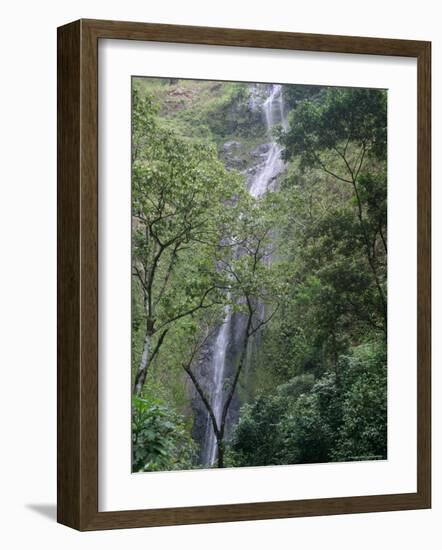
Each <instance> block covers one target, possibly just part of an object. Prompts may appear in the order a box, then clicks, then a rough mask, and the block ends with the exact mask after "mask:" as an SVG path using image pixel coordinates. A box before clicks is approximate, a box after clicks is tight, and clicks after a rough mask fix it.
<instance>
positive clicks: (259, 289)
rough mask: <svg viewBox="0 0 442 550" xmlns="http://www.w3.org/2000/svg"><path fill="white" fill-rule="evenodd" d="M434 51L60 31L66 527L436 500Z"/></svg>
mask: <svg viewBox="0 0 442 550" xmlns="http://www.w3.org/2000/svg"><path fill="white" fill-rule="evenodd" d="M430 52H431V45H430V43H429V42H418V41H407V40H393V39H381V38H360V37H344V36H327V35H314V34H298V33H281V32H268V31H265V32H264V31H257V30H239V29H220V28H202V27H186V26H174V25H157V24H147V23H129V22H117V21H97V20H80V21H76V22H73V23H70V24H68V25H65V26H63V27H60V28H59V29H58V521H59V522H60V523H63V524H65V525H68V526H70V527H73V528H75V529H79V530H82V531H83V530H97V529H112V528H129V527H147V526H159V525H176V524H187V523H207V522H220V521H240V520H252V519H270V518H282V517H297V516H313V515H328V514H344V513H357V512H376V511H389V510H406V509H417V508H429V507H430V506H431V467H430V466H431V449H430V441H431V437H430V434H431V425H430V410H431V409H430V393H431V392H430V390H431V388H430V165H431V143H430V139H431V131H430V118H431V116H430V115H431V110H430V90H431V84H430V66H431V58H430Z"/></svg>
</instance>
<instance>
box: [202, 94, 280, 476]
mask: <svg viewBox="0 0 442 550" xmlns="http://www.w3.org/2000/svg"><path fill="white" fill-rule="evenodd" d="M259 86H263V85H259ZM266 92H267V97H266V99H265V100H264V102H262V103H261V109H262V112H263V115H264V120H265V124H266V130H267V135H268V137H269V138H270V140H271V141H270V142H269V144H268V148H267V149H266V152H265V154H264V155H263V160H261V162H260V164H259V166H258V167H257V170H256V172H255V174H254V176H253V177H252V179H251V180H250V181H249V185H248V189H249V193H250V194H251V195H252V196H253V197H255V198H258V197H260V196H262V195H264V194H265V193H266V192H267V191H268V190H269V189H270V187H271V185H272V183H273V182H274V180H275V179H276V178H277V176H278V175H279V174H280V173H281V172H282V170H283V168H284V163H283V161H282V159H281V146H280V145H279V144H278V143H277V142H276V141H275V139H274V138H273V136H272V129H273V127H274V126H276V125H277V124H281V125H282V126H283V127H285V125H286V119H285V116H284V103H283V97H282V86H281V84H269V85H268V86H267V87H266ZM232 318H233V316H232V313H231V312H230V310H229V308H226V310H225V317H224V321H223V324H222V325H221V327H220V328H219V330H218V333H217V336H216V339H215V342H214V345H213V354H212V363H211V369H210V373H211V380H210V381H209V386H210V390H211V391H210V395H211V396H212V401H211V403H212V409H213V413H214V415H215V418H216V420H217V423H218V426H219V424H220V421H221V416H222V409H223V405H224V385H225V379H226V373H227V370H228V369H227V351H228V348H229V345H230V340H231V338H232ZM216 451H217V442H216V437H215V433H214V430H213V426H212V421H211V419H210V415H209V414H207V420H206V429H205V441H204V446H203V452H202V462H203V464H204V465H206V466H212V465H213V464H214V463H215V460H216V455H217V452H216Z"/></svg>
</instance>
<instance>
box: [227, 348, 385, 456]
mask: <svg viewBox="0 0 442 550" xmlns="http://www.w3.org/2000/svg"><path fill="white" fill-rule="evenodd" d="M385 359H386V358H385V349H384V348H382V346H379V345H378V344H365V345H362V346H360V347H358V348H355V350H354V351H353V352H352V355H349V356H341V357H340V358H339V368H340V370H342V374H341V376H340V377H338V376H337V375H336V373H327V374H325V375H324V376H322V377H321V378H319V379H318V380H317V381H316V382H314V377H313V376H312V375H310V376H307V375H301V376H298V377H295V378H294V379H292V380H291V381H290V382H289V383H288V384H284V385H281V386H279V387H277V388H276V390H275V392H274V393H273V394H263V395H261V396H259V397H258V398H257V399H256V400H255V401H254V402H253V403H250V404H247V405H245V406H244V407H243V408H242V410H241V415H240V420H239V422H238V425H237V426H236V428H235V431H234V433H233V436H232V440H231V442H230V449H229V463H230V464H231V465H235V466H249V465H253V466H265V465H270V464H305V463H318V462H330V461H349V460H361V459H381V458H386V453H387V449H386V425H387V405H386V403H387V401H386V391H387V380H386V363H385Z"/></svg>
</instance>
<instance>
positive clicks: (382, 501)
mask: <svg viewBox="0 0 442 550" xmlns="http://www.w3.org/2000/svg"><path fill="white" fill-rule="evenodd" d="M102 38H110V39H124V40H142V41H160V42H175V43H194V44H209V45H223V46H243V47H244V46H247V47H253V48H274V49H281V50H287V49H288V50H304V51H316V52H335V53H354V54H372V55H389V56H405V57H414V58H417V66H418V143H417V151H418V170H417V182H418V185H417V187H418V197H417V208H418V248H417V255H418V256H417V257H418V334H417V337H418V351H417V365H418V366H417V369H418V373H417V376H418V378H417V407H418V418H417V443H418V456H417V492H416V493H407V494H387V495H376V496H356V497H344V498H324V499H313V500H292V501H283V502H255V503H247V504H232V505H217V506H196V507H186V508H166V509H154V510H153V509H148V510H135V511H116V512H99V511H98V277H97V274H98V244H97V243H98V239H97V235H98V183H97V182H98V166H97V163H98V139H97V138H98V124H97V111H98V71H97V69H98V55H97V54H98V40H99V39H102ZM430 69H431V43H429V42H421V41H409V40H391V39H381V38H360V37H348V36H328V35H314V34H298V33H285V32H268V31H256V30H239V29H223V28H206V27H189V26H176V25H159V24H147V23H129V22H119V21H98V20H79V21H75V22H73V23H70V24H68V25H65V26H63V27H60V28H59V29H58V461H57V466H58V491H57V492H58V495H57V496H58V508H57V510H58V521H59V522H60V523H63V524H65V525H68V526H70V527H73V528H76V529H79V530H81V531H85V530H95V529H112V528H127V527H147V526H158V525H177V524H188V523H207V522H221V521H240V520H252V519H270V518H281V517H297V516H315V515H330V514H344V513H357V512H380V511H388V510H409V509H418V508H429V507H430V506H431V447H430V445H431V439H430V438H431V423H430V422H431V420H430V415H431V403H430V398H431V380H430V376H431V373H430V358H431V351H430V344H431V341H430V323H431V318H430V307H431V294H430V285H431V281H430V221H431V220H430V200H431V199H430V186H431V183H430V180H431V174H430V170H431V152H430V148H431V143H430V141H431V126H430V124H431V106H430V101H431V80H430Z"/></svg>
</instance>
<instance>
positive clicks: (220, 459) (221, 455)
mask: <svg viewBox="0 0 442 550" xmlns="http://www.w3.org/2000/svg"><path fill="white" fill-rule="evenodd" d="M216 443H217V446H218V458H217V466H218V468H224V441H223V439H217V440H216Z"/></svg>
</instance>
